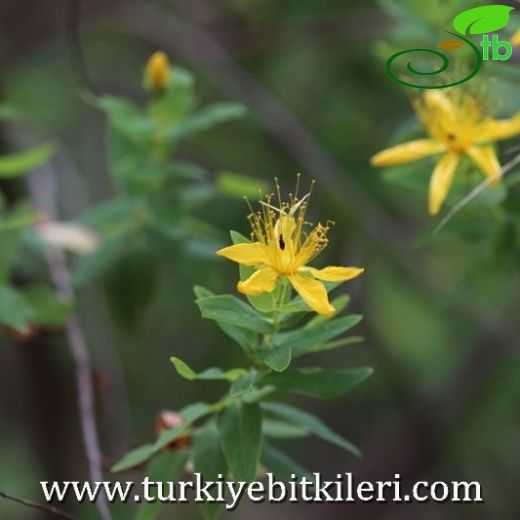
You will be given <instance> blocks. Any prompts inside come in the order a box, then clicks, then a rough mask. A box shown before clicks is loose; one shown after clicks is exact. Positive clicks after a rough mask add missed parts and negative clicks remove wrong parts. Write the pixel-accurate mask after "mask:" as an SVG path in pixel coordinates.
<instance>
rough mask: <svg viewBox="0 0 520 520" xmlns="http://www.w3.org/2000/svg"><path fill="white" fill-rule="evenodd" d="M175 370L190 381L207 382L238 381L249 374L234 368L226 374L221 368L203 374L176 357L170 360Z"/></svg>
mask: <svg viewBox="0 0 520 520" xmlns="http://www.w3.org/2000/svg"><path fill="white" fill-rule="evenodd" d="M170 361H171V362H172V364H173V366H174V367H175V370H177V373H178V374H179V375H180V376H181V377H183V378H184V379H187V380H188V381H193V380H194V379H205V380H214V379H221V380H224V381H230V382H233V381H236V380H237V379H240V378H241V377H242V376H244V375H245V374H247V370H245V369H243V368H233V369H231V370H227V371H225V372H224V370H222V369H221V368H216V367H214V368H208V369H206V370H204V371H202V372H199V373H197V372H195V371H194V370H193V369H192V368H191V367H189V366H188V365H187V364H186V363H185V362H184V361H182V359H179V358H177V357H175V356H172V357H171V358H170Z"/></svg>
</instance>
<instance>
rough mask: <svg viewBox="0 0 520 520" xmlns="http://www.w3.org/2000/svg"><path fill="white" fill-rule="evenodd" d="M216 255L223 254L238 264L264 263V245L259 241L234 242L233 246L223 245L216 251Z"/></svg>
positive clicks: (253, 264)
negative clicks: (249, 242) (248, 242)
mask: <svg viewBox="0 0 520 520" xmlns="http://www.w3.org/2000/svg"><path fill="white" fill-rule="evenodd" d="M217 255H219V256H223V257H224V258H227V259H228V260H233V262H238V263H239V264H243V265H249V266H255V265H261V264H265V263H266V256H265V255H264V245H263V244H261V243H260V242H253V243H251V244H235V245H234V246H229V247H224V248H223V249H220V250H218V251H217Z"/></svg>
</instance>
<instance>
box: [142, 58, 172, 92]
mask: <svg viewBox="0 0 520 520" xmlns="http://www.w3.org/2000/svg"><path fill="white" fill-rule="evenodd" d="M144 74H145V78H144V81H145V86H146V88H147V89H148V90H150V91H151V92H152V93H154V94H158V93H161V92H162V91H163V90H164V89H165V88H166V87H167V86H168V84H169V83H170V81H171V69H170V62H169V60H168V56H167V55H166V54H165V53H164V52H163V51H156V52H154V53H153V54H152V55H151V56H150V58H149V59H148V62H147V63H146V69H145V73H144Z"/></svg>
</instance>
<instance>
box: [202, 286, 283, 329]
mask: <svg viewBox="0 0 520 520" xmlns="http://www.w3.org/2000/svg"><path fill="white" fill-rule="evenodd" d="M196 303H197V305H198V306H199V309H200V312H201V315H202V317H203V318H207V319H211V320H215V321H218V322H221V323H230V324H231V325H236V326H238V327H241V328H244V329H247V330H250V331H252V332H259V333H261V334H270V333H271V332H272V331H273V325H272V324H271V323H269V322H268V321H267V320H265V319H264V318H262V316H260V314H258V313H257V312H256V311H255V310H254V309H252V308H251V307H249V305H247V304H245V303H244V302H242V301H241V300H239V299H238V298H235V297H234V296H231V295H228V294H224V295H219V296H208V297H206V298H202V299H198V300H196Z"/></svg>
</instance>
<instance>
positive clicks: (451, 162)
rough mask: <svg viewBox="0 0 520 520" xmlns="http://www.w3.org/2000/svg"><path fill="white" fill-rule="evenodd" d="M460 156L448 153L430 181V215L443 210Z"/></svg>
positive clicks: (439, 163) (438, 164)
mask: <svg viewBox="0 0 520 520" xmlns="http://www.w3.org/2000/svg"><path fill="white" fill-rule="evenodd" d="M459 160H460V158H459V156H458V155H457V154H455V153H447V154H446V155H444V156H443V157H442V158H441V160H440V161H439V162H438V163H437V166H436V167H435V170H433V175H432V176H431V179H430V197H429V203H428V206H429V211H430V215H436V214H437V213H439V210H440V209H441V206H442V203H443V202H444V200H445V199H446V196H447V195H448V192H449V191H450V188H451V184H452V182H453V175H454V173H455V169H456V168H457V165H458V164H459Z"/></svg>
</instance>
